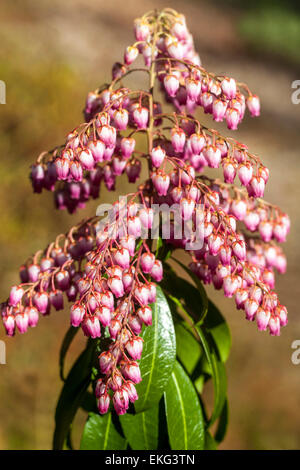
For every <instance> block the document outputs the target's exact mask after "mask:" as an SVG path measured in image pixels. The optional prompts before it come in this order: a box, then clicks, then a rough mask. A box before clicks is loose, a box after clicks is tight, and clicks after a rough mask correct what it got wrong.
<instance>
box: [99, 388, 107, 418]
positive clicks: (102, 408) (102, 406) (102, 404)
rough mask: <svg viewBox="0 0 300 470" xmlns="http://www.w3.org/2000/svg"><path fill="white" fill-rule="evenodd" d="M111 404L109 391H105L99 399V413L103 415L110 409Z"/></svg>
mask: <svg viewBox="0 0 300 470" xmlns="http://www.w3.org/2000/svg"><path fill="white" fill-rule="evenodd" d="M109 405H110V396H109V395H108V393H107V392H105V393H104V394H103V395H101V397H99V398H98V400H97V407H98V410H99V413H100V414H102V415H103V414H105V413H107V412H108V409H109Z"/></svg>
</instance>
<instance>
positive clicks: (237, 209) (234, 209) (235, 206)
mask: <svg viewBox="0 0 300 470" xmlns="http://www.w3.org/2000/svg"><path fill="white" fill-rule="evenodd" d="M246 212H247V204H246V202H245V201H243V200H241V199H237V200H234V201H232V204H231V213H232V214H233V215H234V216H235V217H236V218H237V219H238V220H243V219H244V217H245V215H246Z"/></svg>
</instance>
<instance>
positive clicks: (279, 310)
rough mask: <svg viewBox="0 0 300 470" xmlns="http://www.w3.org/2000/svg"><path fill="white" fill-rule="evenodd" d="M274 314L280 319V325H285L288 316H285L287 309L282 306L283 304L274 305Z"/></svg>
mask: <svg viewBox="0 0 300 470" xmlns="http://www.w3.org/2000/svg"><path fill="white" fill-rule="evenodd" d="M276 315H278V317H279V320H280V326H286V325H287V323H288V318H287V309H286V307H284V305H278V306H277V307H276Z"/></svg>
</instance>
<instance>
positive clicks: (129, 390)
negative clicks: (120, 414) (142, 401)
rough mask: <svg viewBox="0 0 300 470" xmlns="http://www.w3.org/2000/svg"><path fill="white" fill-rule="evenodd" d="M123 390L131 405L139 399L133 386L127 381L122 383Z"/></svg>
mask: <svg viewBox="0 0 300 470" xmlns="http://www.w3.org/2000/svg"><path fill="white" fill-rule="evenodd" d="M123 389H124V390H126V392H127V393H128V397H129V400H130V401H131V403H134V402H135V401H136V400H137V399H138V398H139V396H138V394H137V391H136V388H135V386H134V384H133V383H132V382H130V381H129V380H128V381H127V382H125V383H124V385H123Z"/></svg>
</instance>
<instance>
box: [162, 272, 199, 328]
mask: <svg viewBox="0 0 300 470" xmlns="http://www.w3.org/2000/svg"><path fill="white" fill-rule="evenodd" d="M164 271H165V278H164V279H163V281H162V282H161V286H162V287H163V289H164V291H165V292H167V293H168V294H169V295H171V296H172V297H174V298H176V299H177V301H180V303H181V305H182V307H184V308H185V309H186V310H187V311H188V313H189V315H190V316H191V317H192V318H193V323H199V324H200V323H201V322H202V320H203V318H204V316H205V314H206V308H205V306H204V301H203V296H202V293H201V292H200V291H199V289H198V288H197V287H195V285H194V284H191V283H190V282H189V281H187V280H186V279H183V278H182V277H179V276H178V275H177V274H176V273H175V272H174V270H173V269H172V268H171V267H170V266H169V265H168V264H166V263H165V264H164ZM202 289H203V287H202ZM203 290H204V289H203ZM204 293H205V290H204ZM205 296H206V294H205Z"/></svg>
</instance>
